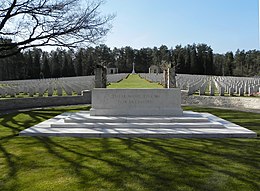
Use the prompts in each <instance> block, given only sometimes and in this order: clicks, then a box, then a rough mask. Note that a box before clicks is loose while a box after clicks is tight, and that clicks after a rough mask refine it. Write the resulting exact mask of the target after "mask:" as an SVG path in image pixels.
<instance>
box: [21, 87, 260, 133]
mask: <svg viewBox="0 0 260 191" xmlns="http://www.w3.org/2000/svg"><path fill="white" fill-rule="evenodd" d="M20 135H22V136H47V137H48V136H69V137H88V138H93V137H99V138H101V137H102V138H108V137H120V138H122V137H128V138H134V137H142V138H147V137H150V138H228V137H241V138H242V137H243V138H253V137H256V136H257V135H256V133H255V132H253V131H250V130H248V129H246V128H243V127H241V126H239V125H236V124H234V123H231V122H229V121H226V120H223V119H221V118H219V117H216V116H214V115H212V114H209V113H197V112H192V111H184V112H183V111H182V109H181V95H180V90H179V89H177V88H173V89H94V90H93V92H92V109H91V111H80V112H77V113H63V114H61V115H58V116H56V117H54V118H52V119H49V120H47V121H44V122H42V123H39V124H37V125H35V126H33V127H30V128H28V129H25V130H23V131H21V132H20Z"/></svg>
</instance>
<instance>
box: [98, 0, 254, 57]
mask: <svg viewBox="0 0 260 191" xmlns="http://www.w3.org/2000/svg"><path fill="white" fill-rule="evenodd" d="M101 11H102V12H103V13H115V14H116V18H115V19H114V21H113V22H112V25H113V28H112V30H111V32H110V33H109V34H108V35H107V37H106V38H105V39H104V44H106V45H108V46H109V47H111V48H113V47H118V48H121V47H124V46H131V47H132V48H136V49H140V48H143V47H151V48H153V47H154V46H157V47H160V46H161V45H166V46H168V47H169V48H170V47H175V46H176V45H179V44H181V45H182V46H186V45H187V44H193V43H206V44H208V45H209V46H211V47H212V48H213V50H214V52H215V53H225V52H227V51H236V50H237V49H238V48H239V49H241V50H242V49H245V50H251V49H259V31H258V29H259V26H258V20H259V16H258V0H107V1H106V3H105V4H104V5H102V7H101Z"/></svg>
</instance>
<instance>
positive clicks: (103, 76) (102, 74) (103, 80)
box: [95, 65, 107, 88]
mask: <svg viewBox="0 0 260 191" xmlns="http://www.w3.org/2000/svg"><path fill="white" fill-rule="evenodd" d="M106 87H107V70H106V68H105V67H104V66H101V65H97V67H96V69H95V88H106Z"/></svg>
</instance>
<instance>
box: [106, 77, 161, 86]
mask: <svg viewBox="0 0 260 191" xmlns="http://www.w3.org/2000/svg"><path fill="white" fill-rule="evenodd" d="M108 88H163V87H162V85H160V84H158V83H152V82H149V81H147V80H145V79H143V78H141V77H140V76H139V75H138V74H130V75H129V76H128V77H127V78H125V79H123V80H122V81H121V82H119V83H111V84H110V85H109V86H108Z"/></svg>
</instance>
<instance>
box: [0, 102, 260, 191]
mask: <svg viewBox="0 0 260 191" xmlns="http://www.w3.org/2000/svg"><path fill="white" fill-rule="evenodd" d="M83 109H89V107H84V106H82V107H79V106H77V107H57V108H53V109H52V108H50V109H42V110H33V111H26V112H20V113H12V114H7V115H3V116H0V190H1V191H6V190H9V191H15V190H17V191H22V190H23V191H49V190H51V191H81V190H90V191H98V190H100V191H101V190H113V191H114V190H120V191H121V190H122V191H125V190H129V191H136V190H137V191H138V190H140V191H141V190H142V191H158V190H162V191H174V190H176V191H180V190H182V191H204V190H205V191H237V190H241V191H259V190H260V181H259V180H260V139H259V136H258V138H255V139H235V138H233V139H141V138H133V139H103V138H102V139H101V138H100V139H84V138H62V137H52V138H42V137H19V136H18V133H19V132H20V131H21V130H23V129H25V128H27V127H30V126H32V125H34V124H37V123H39V122H41V121H44V120H46V119H49V118H51V117H53V116H55V115H58V114H60V113H63V112H66V111H79V110H83ZM184 109H185V110H193V111H200V112H210V113H213V114H215V115H217V116H219V117H222V118H224V119H228V120H229V121H232V122H235V123H237V124H239V125H241V126H244V127H247V128H248V129H251V130H254V131H255V132H257V133H258V135H259V133H260V114H255V113H246V112H239V111H232V110H222V109H210V108H199V107H198V108H197V107H185V108H184Z"/></svg>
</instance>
